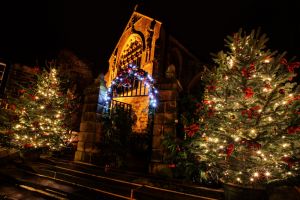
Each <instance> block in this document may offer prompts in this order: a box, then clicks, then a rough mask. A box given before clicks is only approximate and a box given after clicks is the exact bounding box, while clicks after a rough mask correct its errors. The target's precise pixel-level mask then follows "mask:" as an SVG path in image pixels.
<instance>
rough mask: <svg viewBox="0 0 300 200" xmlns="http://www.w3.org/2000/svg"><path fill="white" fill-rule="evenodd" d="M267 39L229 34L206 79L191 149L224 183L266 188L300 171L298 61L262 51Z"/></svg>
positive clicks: (262, 36) (299, 63) (251, 35)
mask: <svg viewBox="0 0 300 200" xmlns="http://www.w3.org/2000/svg"><path fill="white" fill-rule="evenodd" d="M267 40H268V39H267V37H266V35H264V34H263V35H262V34H260V33H259V31H252V32H251V34H246V33H245V32H243V31H242V30H240V31H239V32H238V33H235V34H234V35H233V36H229V37H228V38H227V40H225V41H226V46H227V47H228V51H226V52H223V51H221V52H220V53H218V54H217V55H216V57H215V59H214V61H215V62H216V64H217V65H218V66H217V67H216V69H215V70H212V71H213V72H212V73H211V74H210V75H206V76H205V77H204V79H205V81H206V84H207V85H206V88H205V96H204V100H203V105H204V106H203V110H202V111H203V113H204V114H203V115H201V117H200V119H199V123H200V127H201V130H202V131H199V132H198V133H199V134H198V133H197V134H193V135H192V136H191V137H194V138H193V140H192V142H191V144H190V148H192V151H193V153H194V154H195V155H196V156H197V159H198V161H200V162H205V163H206V164H207V173H209V174H211V173H213V174H217V175H218V178H222V179H223V181H225V182H231V183H238V184H265V183H270V182H274V181H280V180H286V179H288V178H292V177H295V176H298V175H299V172H300V162H299V161H300V125H299V121H300V118H299V108H300V90H299V89H300V88H299V85H297V83H296V82H293V81H294V78H295V77H296V73H295V69H296V68H298V67H299V65H300V62H288V61H287V60H286V59H285V53H282V54H278V53H277V52H271V50H268V49H266V47H265V44H266V42H267Z"/></svg>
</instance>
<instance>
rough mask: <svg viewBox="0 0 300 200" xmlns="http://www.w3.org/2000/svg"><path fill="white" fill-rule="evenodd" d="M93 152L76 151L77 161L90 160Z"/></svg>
mask: <svg viewBox="0 0 300 200" xmlns="http://www.w3.org/2000/svg"><path fill="white" fill-rule="evenodd" d="M91 156H92V154H91V153H86V152H84V151H76V152H75V158H74V160H75V161H81V162H90V161H91Z"/></svg>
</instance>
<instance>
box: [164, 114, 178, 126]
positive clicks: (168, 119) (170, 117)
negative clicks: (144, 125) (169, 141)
mask: <svg viewBox="0 0 300 200" xmlns="http://www.w3.org/2000/svg"><path fill="white" fill-rule="evenodd" d="M175 119H177V118H176V113H164V124H174V123H175Z"/></svg>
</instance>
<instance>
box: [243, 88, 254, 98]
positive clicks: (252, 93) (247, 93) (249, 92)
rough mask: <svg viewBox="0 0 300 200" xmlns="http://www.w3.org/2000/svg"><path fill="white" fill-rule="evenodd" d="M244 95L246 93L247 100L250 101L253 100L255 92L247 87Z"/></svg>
mask: <svg viewBox="0 0 300 200" xmlns="http://www.w3.org/2000/svg"><path fill="white" fill-rule="evenodd" d="M244 93H245V96H244V97H245V99H250V98H252V96H253V95H254V92H253V89H252V88H251V87H247V88H246V89H245V90H244Z"/></svg>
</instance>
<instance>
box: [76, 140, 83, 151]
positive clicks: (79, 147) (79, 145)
mask: <svg viewBox="0 0 300 200" xmlns="http://www.w3.org/2000/svg"><path fill="white" fill-rule="evenodd" d="M77 151H84V142H81V141H79V142H78V143H77Z"/></svg>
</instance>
